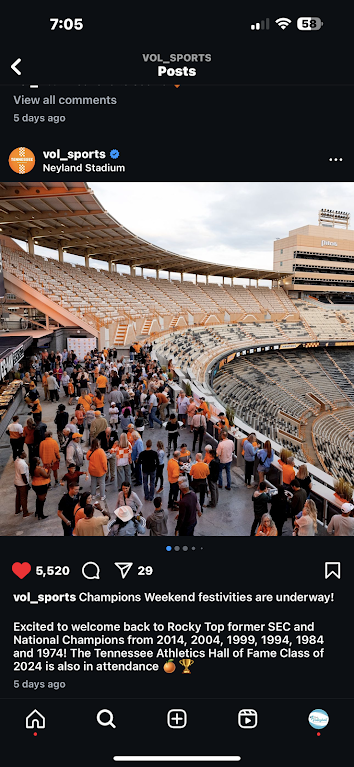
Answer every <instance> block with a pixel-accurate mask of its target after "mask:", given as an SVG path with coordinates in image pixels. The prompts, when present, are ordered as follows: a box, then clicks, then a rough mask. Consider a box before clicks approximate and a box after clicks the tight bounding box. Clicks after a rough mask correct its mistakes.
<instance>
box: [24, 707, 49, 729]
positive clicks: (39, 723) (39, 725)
mask: <svg viewBox="0 0 354 767" xmlns="http://www.w3.org/2000/svg"><path fill="white" fill-rule="evenodd" d="M34 728H36V729H37V730H44V728H45V717H44V716H43V714H41V713H40V712H39V711H37V709H36V708H34V709H33V711H31V713H30V714H28V716H26V730H33V729H34Z"/></svg>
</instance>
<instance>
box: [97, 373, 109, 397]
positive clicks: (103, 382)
mask: <svg viewBox="0 0 354 767" xmlns="http://www.w3.org/2000/svg"><path fill="white" fill-rule="evenodd" d="M96 386H97V389H98V391H100V392H101V394H105V393H106V388H107V377H106V376H104V375H103V374H102V373H100V375H98V376H97V379H96Z"/></svg>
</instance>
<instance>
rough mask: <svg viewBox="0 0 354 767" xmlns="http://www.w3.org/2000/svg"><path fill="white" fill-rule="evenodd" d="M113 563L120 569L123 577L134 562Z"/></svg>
mask: <svg viewBox="0 0 354 767" xmlns="http://www.w3.org/2000/svg"><path fill="white" fill-rule="evenodd" d="M114 564H115V566H116V567H118V570H119V571H120V574H121V576H122V578H123V579H124V578H126V576H127V575H128V573H129V570H130V568H131V567H132V565H133V564H134V562H115V563H114Z"/></svg>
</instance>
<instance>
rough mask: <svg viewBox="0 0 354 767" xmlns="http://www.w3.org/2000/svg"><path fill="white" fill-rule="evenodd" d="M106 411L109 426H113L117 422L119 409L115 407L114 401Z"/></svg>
mask: <svg viewBox="0 0 354 767" xmlns="http://www.w3.org/2000/svg"><path fill="white" fill-rule="evenodd" d="M108 412H109V423H110V425H111V426H115V425H116V424H117V423H118V415H119V410H118V408H117V405H116V404H115V403H114V402H112V404H111V407H110V408H109V411H108Z"/></svg>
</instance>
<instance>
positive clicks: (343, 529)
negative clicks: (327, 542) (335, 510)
mask: <svg viewBox="0 0 354 767" xmlns="http://www.w3.org/2000/svg"><path fill="white" fill-rule="evenodd" d="M353 509H354V506H353V504H352V503H343V506H342V508H341V514H333V517H332V519H331V521H330V523H329V525H328V527H327V533H328V534H329V535H354V517H351V516H350V513H351V512H352V511H353Z"/></svg>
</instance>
